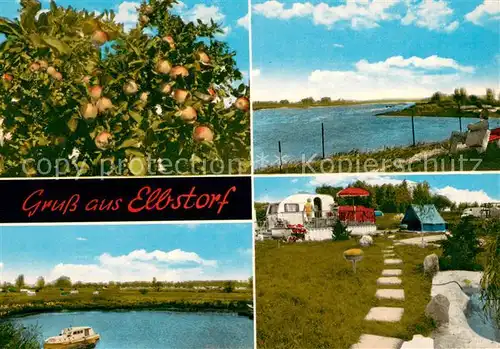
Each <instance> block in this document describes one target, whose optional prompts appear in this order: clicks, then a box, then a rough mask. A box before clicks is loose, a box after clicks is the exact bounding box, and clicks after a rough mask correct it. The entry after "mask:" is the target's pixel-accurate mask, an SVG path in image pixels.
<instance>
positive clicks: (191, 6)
mask: <svg viewBox="0 0 500 349" xmlns="http://www.w3.org/2000/svg"><path fill="white" fill-rule="evenodd" d="M41 2H42V7H43V8H48V7H49V3H50V2H49V1H48V0H42V1H41ZM56 3H57V4H58V5H60V6H65V7H66V6H72V7H74V8H78V9H87V10H89V11H92V10H94V11H97V12H100V13H102V12H103V11H104V10H105V9H112V10H114V11H115V13H116V14H117V21H119V22H121V23H124V24H125V26H126V27H131V26H133V24H134V23H136V22H137V15H136V12H135V10H134V9H135V7H136V6H138V5H139V4H140V3H141V1H133V0H132V1H123V0H82V1H79V0H59V1H56ZM0 6H1V9H2V10H1V14H0V16H2V17H8V18H15V17H17V16H18V13H17V10H18V8H19V1H18V0H0ZM174 12H175V13H177V14H180V15H181V17H182V18H183V19H184V21H186V22H189V21H196V20H197V19H201V20H202V21H204V22H208V21H210V19H213V20H214V21H215V22H217V23H219V24H221V25H222V27H223V28H224V29H225V31H226V33H225V34H224V35H222V36H220V37H218V39H219V40H222V41H225V42H227V43H228V44H229V46H230V47H231V49H232V50H233V51H236V53H237V56H236V60H237V66H238V68H239V69H240V70H241V71H242V72H245V73H246V74H248V70H249V66H250V63H249V34H248V25H247V22H248V21H247V20H245V16H247V14H248V1H247V0H211V1H210V0H208V1H203V0H183V1H178V4H177V5H176V6H175V9H174ZM247 18H248V17H246V19H247ZM247 76H248V75H247Z"/></svg>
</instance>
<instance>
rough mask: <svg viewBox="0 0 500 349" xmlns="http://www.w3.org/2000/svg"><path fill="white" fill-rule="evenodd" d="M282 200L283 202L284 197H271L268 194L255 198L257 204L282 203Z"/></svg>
mask: <svg viewBox="0 0 500 349" xmlns="http://www.w3.org/2000/svg"><path fill="white" fill-rule="evenodd" d="M281 200H283V197H277V196H271V195H268V194H263V195H261V196H259V197H258V198H255V201H256V202H280V201H281Z"/></svg>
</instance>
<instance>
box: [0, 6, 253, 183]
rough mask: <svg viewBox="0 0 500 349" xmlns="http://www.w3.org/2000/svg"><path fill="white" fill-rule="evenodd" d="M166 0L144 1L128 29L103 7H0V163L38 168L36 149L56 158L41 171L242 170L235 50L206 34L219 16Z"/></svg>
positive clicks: (241, 93) (11, 170) (12, 172)
mask: <svg viewBox="0 0 500 349" xmlns="http://www.w3.org/2000/svg"><path fill="white" fill-rule="evenodd" d="M174 3H175V0H162V1H160V0H148V1H147V3H143V4H142V5H141V7H140V9H139V18H141V20H140V21H139V23H138V24H137V26H136V27H135V28H133V29H131V30H130V31H128V32H127V31H125V30H124V27H123V25H121V24H117V23H116V22H115V21H114V19H115V14H114V13H113V11H104V12H103V13H102V14H100V15H96V14H95V13H93V12H92V13H89V12H88V11H86V10H82V11H77V10H75V9H73V8H71V7H68V8H64V7H58V6H57V5H56V4H55V2H51V3H50V10H49V11H48V12H46V13H39V11H40V9H41V5H40V1H38V0H21V12H20V19H19V20H8V19H5V18H0V34H4V35H5V37H6V40H5V41H4V42H3V43H1V44H0V76H2V77H3V78H2V80H1V81H0V115H2V118H3V119H1V122H0V127H2V132H3V135H2V139H0V175H2V176H12V177H14V176H16V177H18V176H26V175H28V176H35V175H40V174H41V173H40V171H37V168H36V163H37V162H38V161H40V160H42V159H49V160H52V161H55V160H56V159H62V160H64V161H63V162H61V163H60V165H59V168H58V169H57V170H56V168H55V167H54V166H52V168H51V170H50V171H49V169H46V168H43V171H44V172H43V174H44V175H47V176H53V175H55V174H56V171H58V172H59V173H58V174H59V175H101V174H102V173H101V172H102V171H103V170H104V171H105V173H103V174H109V175H145V174H147V173H146V172H147V169H148V167H150V168H151V172H152V173H155V174H158V173H159V174H165V173H166V171H172V170H173V168H174V167H175V166H174V165H175V164H178V165H179V166H177V167H176V168H175V170H174V174H185V173H193V174H204V173H207V172H210V171H213V172H216V171H219V168H217V166H215V168H214V169H212V168H211V167H210V166H211V165H212V166H213V165H214V164H217V163H224V169H223V171H222V170H221V171H220V172H224V173H229V172H237V171H238V172H248V170H249V165H250V162H249V153H250V127H249V125H250V117H249V112H248V109H249V101H248V94H249V91H248V86H246V85H245V84H240V85H239V86H236V82H237V81H239V80H241V79H242V74H241V72H240V71H239V70H238V69H237V67H236V65H235V61H234V56H235V53H234V52H232V51H230V50H229V48H228V46H227V44H225V43H223V42H220V41H217V40H215V39H214V37H215V35H216V34H217V33H220V32H222V30H221V28H220V26H219V25H217V24H214V23H211V24H204V23H201V22H199V23H197V24H194V23H187V24H186V23H184V22H183V21H182V19H181V18H180V17H179V16H176V15H172V14H171V13H170V12H169V11H170V9H171V7H172V5H173V4H174ZM37 14H38V15H37ZM147 33H149V34H147ZM152 33H155V34H152ZM228 99H231V100H236V101H235V102H234V103H233V104H231V103H227V101H228ZM225 102H226V103H225ZM2 132H0V134H2ZM158 159H165V161H163V162H162V163H160V164H159V163H158V162H157V161H156V160H158ZM167 159H168V160H167ZM181 159H182V161H181ZM230 160H233V161H230ZM235 160H241V161H235ZM228 163H231V164H232V167H231V168H230V167H229V166H228ZM52 165H54V164H53V163H52Z"/></svg>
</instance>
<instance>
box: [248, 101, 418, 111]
mask: <svg viewBox="0 0 500 349" xmlns="http://www.w3.org/2000/svg"><path fill="white" fill-rule="evenodd" d="M413 102H416V100H369V101H332V102H329V103H325V102H316V103H312V104H304V103H301V102H295V103H279V102H254V103H253V106H252V107H253V110H254V111H255V110H265V109H283V108H285V109H310V108H326V107H346V106H352V105H367V104H388V105H389V104H406V103H413Z"/></svg>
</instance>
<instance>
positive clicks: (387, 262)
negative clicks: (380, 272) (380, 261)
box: [384, 259, 403, 265]
mask: <svg viewBox="0 0 500 349" xmlns="http://www.w3.org/2000/svg"><path fill="white" fill-rule="evenodd" d="M402 263H403V261H402V260H401V259H384V264H385V265H398V264H402Z"/></svg>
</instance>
